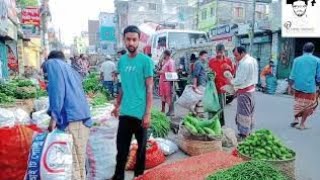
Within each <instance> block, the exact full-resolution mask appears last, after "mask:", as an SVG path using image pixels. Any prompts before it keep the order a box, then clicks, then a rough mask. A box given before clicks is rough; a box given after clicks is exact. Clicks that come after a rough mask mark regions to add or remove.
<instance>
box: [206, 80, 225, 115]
mask: <svg viewBox="0 0 320 180" xmlns="http://www.w3.org/2000/svg"><path fill="white" fill-rule="evenodd" d="M202 103H203V108H204V110H205V111H206V112H217V111H219V109H221V106H220V102H219V97H218V92H217V88H216V86H215V84H214V82H213V81H212V80H210V81H209V82H208V83H207V86H206V90H205V92H204V96H203V99H202Z"/></svg>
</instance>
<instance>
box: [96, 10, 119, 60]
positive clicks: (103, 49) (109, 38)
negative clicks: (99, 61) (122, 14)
mask: <svg viewBox="0 0 320 180" xmlns="http://www.w3.org/2000/svg"><path fill="white" fill-rule="evenodd" d="M115 32H116V24H115V15H114V13H106V12H101V13H100V14H99V34H100V36H99V45H100V46H99V53H101V54H105V55H107V54H109V55H112V54H115V53H116V48H117V47H116V42H117V40H116V34H115Z"/></svg>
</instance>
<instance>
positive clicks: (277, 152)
mask: <svg viewBox="0 0 320 180" xmlns="http://www.w3.org/2000/svg"><path fill="white" fill-rule="evenodd" d="M238 151H239V153H241V154H243V155H246V156H248V157H251V158H253V159H258V160H290V159H292V158H294V157H295V152H294V151H293V150H291V149H289V148H287V147H286V146H285V145H284V144H283V143H282V142H281V141H280V140H279V138H277V137H276V136H274V135H273V134H272V132H271V131H270V130H267V129H262V130H259V131H256V132H255V133H253V134H251V135H250V136H249V137H248V138H247V139H245V141H244V142H242V143H241V144H239V146H238Z"/></svg>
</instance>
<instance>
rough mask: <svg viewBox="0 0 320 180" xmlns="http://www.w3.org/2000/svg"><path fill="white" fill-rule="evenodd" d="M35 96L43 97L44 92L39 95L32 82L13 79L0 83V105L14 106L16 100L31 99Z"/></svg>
mask: <svg viewBox="0 0 320 180" xmlns="http://www.w3.org/2000/svg"><path fill="white" fill-rule="evenodd" d="M37 94H40V96H44V94H45V92H41V93H39V91H38V90H37V88H36V86H35V85H34V84H33V83H32V81H30V80H27V79H14V80H11V81H9V82H5V83H0V104H2V105H10V104H14V103H15V100H16V99H31V98H35V97H37Z"/></svg>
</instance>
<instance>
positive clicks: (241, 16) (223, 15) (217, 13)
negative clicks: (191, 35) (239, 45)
mask: <svg viewBox="0 0 320 180" xmlns="http://www.w3.org/2000/svg"><path fill="white" fill-rule="evenodd" d="M266 2H267V1H266ZM197 9H198V15H197V16H198V24H197V25H198V26H197V27H198V30H203V31H209V30H210V29H212V28H214V27H217V26H219V25H225V24H241V23H249V22H251V21H252V17H253V12H252V11H253V0H203V1H201V2H199V4H198V8H197ZM255 15H256V20H257V21H259V20H262V19H265V18H267V17H268V15H269V3H261V2H257V4H256V13H255Z"/></svg>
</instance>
